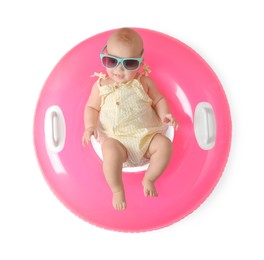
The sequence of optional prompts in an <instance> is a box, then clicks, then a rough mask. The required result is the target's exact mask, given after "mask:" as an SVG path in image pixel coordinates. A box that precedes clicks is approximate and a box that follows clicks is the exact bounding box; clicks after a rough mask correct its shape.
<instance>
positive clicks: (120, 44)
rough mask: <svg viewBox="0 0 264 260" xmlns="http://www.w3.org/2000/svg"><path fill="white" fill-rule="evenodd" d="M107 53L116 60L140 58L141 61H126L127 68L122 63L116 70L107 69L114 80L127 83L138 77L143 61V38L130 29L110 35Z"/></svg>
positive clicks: (119, 30)
mask: <svg viewBox="0 0 264 260" xmlns="http://www.w3.org/2000/svg"><path fill="white" fill-rule="evenodd" d="M105 53H106V54H108V55H111V56H114V57H116V58H136V59H137V58H139V60H136V59H135V60H127V61H124V63H123V64H124V65H125V67H127V68H124V66H123V65H122V62H121V63H120V64H119V65H118V66H116V67H114V68H109V67H108V68H106V70H107V73H108V75H109V77H110V78H111V79H112V80H114V81H116V82H119V83H124V82H127V81H129V80H131V79H133V78H134V77H135V76H136V74H137V70H138V69H139V68H140V64H141V61H142V60H141V59H140V58H143V41H142V38H141V37H140V35H139V34H138V33H137V32H136V31H134V30H132V29H130V28H121V29H118V30H116V31H114V32H113V33H112V34H111V35H110V37H109V39H108V41H107V46H106V50H105ZM126 65H127V66H126ZM137 65H138V66H137Z"/></svg>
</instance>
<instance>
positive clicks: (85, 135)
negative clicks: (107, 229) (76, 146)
mask: <svg viewBox="0 0 264 260" xmlns="http://www.w3.org/2000/svg"><path fill="white" fill-rule="evenodd" d="M92 135H94V137H95V138H97V132H96V130H95V129H94V128H93V127H90V128H87V129H86V130H85V131H84V133H83V137H82V145H83V146H85V145H87V144H88V143H89V142H90V141H91V136H92Z"/></svg>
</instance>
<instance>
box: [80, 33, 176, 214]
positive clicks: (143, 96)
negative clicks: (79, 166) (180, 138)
mask: <svg viewBox="0 0 264 260" xmlns="http://www.w3.org/2000/svg"><path fill="white" fill-rule="evenodd" d="M143 55H144V49H143V41H142V39H141V37H140V35H139V34H138V33H137V32H136V31H134V30H132V29H129V28H121V29H118V30H116V31H114V32H113V33H112V34H111V36H110V37H109V39H108V42H107V45H106V46H105V47H104V48H103V49H102V51H101V53H100V58H101V61H102V64H103V66H104V67H105V68H106V72H107V76H106V75H104V74H102V73H97V74H96V75H97V76H99V79H98V80H97V81H96V82H95V83H94V85H93V87H92V90H91V94H90V96H89V98H88V101H87V104H86V106H85V110H84V125H85V131H84V134H83V138H82V143H83V145H84V146H85V145H86V144H88V143H89V142H90V138H91V136H92V135H94V136H95V138H96V139H97V140H98V141H99V142H100V143H101V148H102V154H103V172H104V176H105V179H106V181H107V183H108V185H109V187H110V189H111V191H112V194H113V200H112V203H113V207H114V208H115V209H116V210H124V209H126V206H127V205H126V197H125V190H124V186H123V182H122V168H123V166H130V167H132V166H139V165H143V164H145V163H146V162H147V161H149V167H148V169H147V171H146V173H145V175H144V178H143V180H142V185H143V191H144V194H145V196H151V197H154V196H157V195H158V193H157V190H156V188H155V181H156V180H157V179H158V178H159V176H160V175H161V174H162V173H163V171H164V169H165V168H166V166H167V165H168V163H169V161H170V158H171V154H172V144H171V141H170V140H169V139H168V138H167V137H166V136H165V135H164V133H165V132H166V130H167V127H168V125H171V126H173V127H174V128H176V129H177V127H178V123H177V121H176V120H175V119H174V117H173V116H172V114H171V113H170V110H169V107H168V104H167V102H166V100H165V98H164V97H163V96H162V94H161V93H160V92H159V90H158V88H157V87H156V85H155V83H154V81H153V80H152V79H151V78H149V77H147V76H146V75H147V73H146V72H147V69H146V68H147V67H146V66H145V65H143V62H142V61H143ZM143 67H144V68H145V69H143V71H142V68H143Z"/></svg>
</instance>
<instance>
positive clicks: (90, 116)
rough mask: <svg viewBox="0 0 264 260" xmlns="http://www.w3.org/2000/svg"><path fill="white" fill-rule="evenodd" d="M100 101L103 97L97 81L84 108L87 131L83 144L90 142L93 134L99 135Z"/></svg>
mask: <svg viewBox="0 0 264 260" xmlns="http://www.w3.org/2000/svg"><path fill="white" fill-rule="evenodd" d="M100 103H101V99H100V96H99V89H98V85H97V82H95V84H94V85H93V87H92V91H91V94H90V96H89V98H88V101H87V103H86V105H85V109H84V127H85V131H84V134H83V138H82V144H83V146H85V145H86V144H88V143H89V142H90V138H91V136H92V135H95V137H97V134H96V124H97V120H98V115H99V111H100Z"/></svg>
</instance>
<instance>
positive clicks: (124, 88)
mask: <svg viewBox="0 0 264 260" xmlns="http://www.w3.org/2000/svg"><path fill="white" fill-rule="evenodd" d="M95 76H99V79H98V80H97V85H98V88H99V93H100V96H101V109H100V113H99V120H98V125H97V130H98V141H99V142H100V143H103V141H104V140H105V138H107V137H111V138H114V139H116V140H118V141H119V142H121V143H122V144H123V145H124V146H125V148H126V149H127V153H128V160H127V161H126V162H125V163H124V165H123V166H124V167H135V166H140V165H143V164H145V163H147V161H148V160H147V159H146V158H144V155H145V153H146V151H147V150H148V147H149V144H150V142H151V140H152V138H153V137H154V135H155V134H157V133H162V134H164V133H165V132H166V130H167V126H166V125H165V124H163V123H162V122H161V121H160V119H159V117H158V116H157V114H156V112H155V111H154V109H153V107H152V100H151V98H150V97H149V96H148V94H147V93H146V92H145V90H144V88H143V86H142V84H141V83H140V76H139V77H138V79H136V78H134V79H132V80H130V81H129V82H127V83H113V84H109V85H102V86H101V85H100V82H101V79H102V78H104V79H105V78H106V75H105V74H103V73H95Z"/></svg>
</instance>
